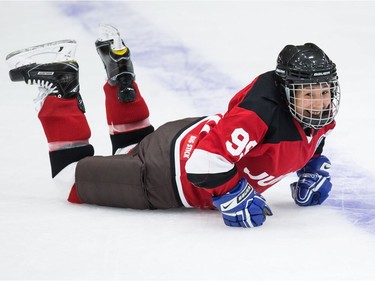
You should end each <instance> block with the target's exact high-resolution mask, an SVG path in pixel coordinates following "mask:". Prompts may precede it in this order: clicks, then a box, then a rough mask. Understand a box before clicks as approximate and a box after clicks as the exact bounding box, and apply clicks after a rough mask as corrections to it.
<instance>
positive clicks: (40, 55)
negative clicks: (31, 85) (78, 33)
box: [6, 40, 77, 69]
mask: <svg viewBox="0 0 375 281" xmlns="http://www.w3.org/2000/svg"><path fill="white" fill-rule="evenodd" d="M76 47H77V42H76V41H75V40H59V41H54V42H50V43H45V44H41V45H37V46H32V47H29V48H25V49H21V50H17V51H14V52H12V53H10V54H8V55H7V56H6V62H7V64H8V65H9V67H10V69H15V68H18V67H21V66H24V65H29V64H32V63H37V64H44V63H52V62H61V61H68V60H74V58H75V52H76Z"/></svg>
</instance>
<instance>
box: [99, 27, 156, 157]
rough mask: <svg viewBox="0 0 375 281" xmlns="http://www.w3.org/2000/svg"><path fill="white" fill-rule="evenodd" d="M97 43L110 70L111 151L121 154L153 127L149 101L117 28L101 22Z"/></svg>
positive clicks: (107, 94)
mask: <svg viewBox="0 0 375 281" xmlns="http://www.w3.org/2000/svg"><path fill="white" fill-rule="evenodd" d="M95 45H96V48H97V51H98V54H99V56H100V58H101V59H102V61H103V64H104V67H105V70H106V73H107V79H108V80H107V83H106V84H105V85H104V93H105V106H106V115H107V124H108V127H109V133H110V137H111V142H112V152H113V154H115V153H116V154H118V153H121V152H126V151H127V150H128V149H130V148H131V147H132V146H134V145H135V144H137V143H139V142H140V141H141V140H142V139H143V138H144V137H145V136H146V135H148V134H150V133H151V132H153V131H154V128H153V127H152V126H151V124H150V121H149V110H148V107H147V104H146V102H145V101H144V99H143V97H142V95H141V93H140V91H139V88H138V85H137V84H136V82H135V73H134V68H133V63H132V61H131V57H130V50H129V48H127V47H126V46H125V44H124V42H123V40H122V39H121V37H120V34H119V32H118V30H117V29H115V28H114V27H112V26H109V25H101V26H100V35H99V39H98V40H97V41H96V42H95ZM121 150H122V151H121ZM124 150H125V151H124Z"/></svg>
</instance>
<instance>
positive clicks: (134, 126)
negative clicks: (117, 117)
mask: <svg viewBox="0 0 375 281" xmlns="http://www.w3.org/2000/svg"><path fill="white" fill-rule="evenodd" d="M150 125H151V123H150V120H149V119H148V118H146V119H144V120H142V121H138V122H133V123H128V124H116V125H115V124H110V125H108V127H109V133H110V134H111V135H114V134H115V133H125V132H129V131H134V130H138V129H142V128H145V127H148V126H150Z"/></svg>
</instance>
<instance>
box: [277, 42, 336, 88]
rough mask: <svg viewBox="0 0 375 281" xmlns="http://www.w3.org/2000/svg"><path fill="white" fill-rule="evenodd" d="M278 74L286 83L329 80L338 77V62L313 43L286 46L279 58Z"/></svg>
mask: <svg viewBox="0 0 375 281" xmlns="http://www.w3.org/2000/svg"><path fill="white" fill-rule="evenodd" d="M276 75H277V76H278V77H279V78H280V80H281V82H282V83H284V84H287V83H318V82H327V81H331V80H332V79H335V78H337V72H336V64H334V63H333V62H332V61H331V60H330V59H329V57H328V56H327V55H326V54H325V53H324V52H323V50H322V49H320V48H319V47H318V46H316V45H315V44H313V43H306V44H304V45H299V46H294V45H287V46H285V47H284V49H283V50H282V51H281V52H280V54H279V56H278V58H277V66H276Z"/></svg>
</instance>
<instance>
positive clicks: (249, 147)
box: [174, 71, 335, 208]
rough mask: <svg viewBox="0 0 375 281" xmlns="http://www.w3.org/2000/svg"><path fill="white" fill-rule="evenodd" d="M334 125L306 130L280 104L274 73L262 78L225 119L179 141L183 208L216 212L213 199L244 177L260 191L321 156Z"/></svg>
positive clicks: (200, 125) (208, 121) (212, 120)
mask: <svg viewBox="0 0 375 281" xmlns="http://www.w3.org/2000/svg"><path fill="white" fill-rule="evenodd" d="M334 126H335V123H331V124H329V125H326V126H325V127H323V128H321V129H319V130H311V129H308V130H303V128H302V126H301V124H300V123H298V122H297V121H296V120H295V119H294V118H293V117H292V115H291V114H290V113H289V110H288V108H287V106H286V104H285V102H284V101H283V100H282V97H281V93H280V89H279V87H277V85H276V83H275V74H274V71H270V72H267V73H264V74H262V75H260V76H258V77H257V78H256V79H255V80H254V81H253V82H252V83H251V84H250V85H248V86H247V87H245V88H244V89H242V90H241V91H240V92H239V93H237V94H236V95H235V96H234V97H233V98H232V100H231V101H230V103H229V106H228V111H227V112H226V113H225V114H224V115H220V114H218V115H215V116H212V117H207V118H205V119H202V120H200V121H199V122H197V123H195V124H194V125H192V126H190V127H189V128H187V129H186V130H184V131H183V132H182V133H181V134H180V135H179V136H178V137H177V139H176V141H175V149H174V163H175V181H176V182H175V183H176V186H177V189H178V192H179V195H180V198H181V201H182V203H183V205H184V206H185V207H198V208H213V205H212V199H211V198H212V196H213V195H222V194H224V193H226V192H228V191H229V190H231V189H232V188H233V187H234V186H235V185H236V184H237V183H238V181H239V180H240V179H241V178H242V177H245V178H246V180H247V181H248V182H249V183H250V184H251V185H252V186H253V188H254V189H255V190H256V191H257V192H259V193H262V192H263V191H265V190H266V189H268V188H269V187H271V186H272V185H274V184H275V183H277V182H278V181H280V180H281V179H282V178H283V177H284V176H286V175H287V174H289V173H292V172H295V171H297V170H298V169H300V168H302V167H303V166H304V165H305V164H306V163H307V162H308V161H309V160H310V159H311V158H312V157H313V156H314V154H320V153H321V152H322V147H323V145H324V139H325V136H326V135H327V134H328V133H329V132H330V131H331V130H332V129H333V128H334ZM306 131H307V132H306Z"/></svg>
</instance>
